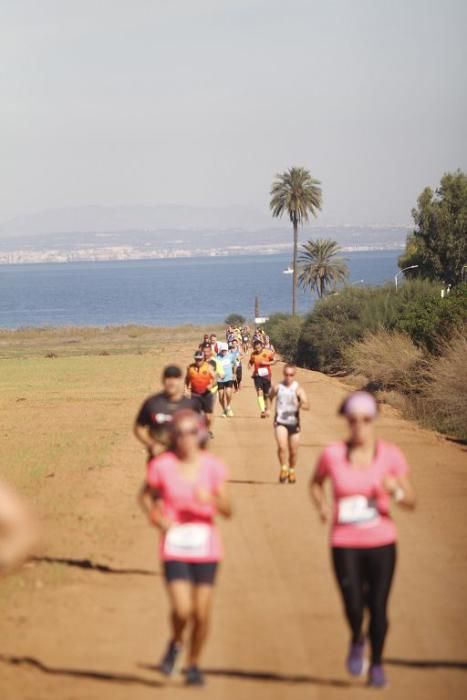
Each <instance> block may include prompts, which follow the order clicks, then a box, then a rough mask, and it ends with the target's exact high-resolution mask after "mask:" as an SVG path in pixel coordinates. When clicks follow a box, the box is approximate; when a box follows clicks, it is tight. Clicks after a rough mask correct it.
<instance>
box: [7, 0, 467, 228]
mask: <svg viewBox="0 0 467 700" xmlns="http://www.w3.org/2000/svg"><path fill="white" fill-rule="evenodd" d="M466 26H467V2H465V0H443V2H439V0H436V2H435V1H433V0H325V1H324V0H319V1H317V0H287V2H285V1H284V0H41V2H37V1H36V0H0V133H1V138H0V221H5V220H6V219H9V218H11V217H15V216H20V215H24V214H29V213H32V212H35V211H40V210H44V209H53V208H61V207H68V206H81V205H89V204H98V205H105V206H114V205H127V204H132V205H133V204H151V205H153V204H165V203H175V204H188V205H195V206H206V205H208V206H210V205H215V206H230V205H246V206H252V207H254V208H256V209H258V210H261V211H264V212H267V211H268V203H269V189H270V185H271V181H272V179H273V177H274V175H275V174H276V173H278V172H281V171H283V170H285V169H286V168H288V167H290V166H293V165H301V166H304V167H306V168H308V169H309V170H310V172H311V173H312V175H313V176H315V177H317V178H318V179H319V180H321V182H322V187H323V211H322V213H321V214H320V215H319V219H318V221H319V222H320V223H322V224H334V225H341V224H346V223H347V224H362V225H368V224H381V225H384V224H408V223H410V211H411V208H412V207H413V206H414V205H415V202H416V198H417V196H418V194H419V193H420V192H421V190H422V189H423V188H424V187H425V186H426V185H431V186H436V184H437V183H438V182H439V179H440V177H441V176H442V174H443V173H444V172H446V171H450V170H454V169H456V168H463V169H467V134H466V131H467V42H466V41H465V28H466Z"/></svg>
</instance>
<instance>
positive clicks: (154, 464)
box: [146, 457, 162, 489]
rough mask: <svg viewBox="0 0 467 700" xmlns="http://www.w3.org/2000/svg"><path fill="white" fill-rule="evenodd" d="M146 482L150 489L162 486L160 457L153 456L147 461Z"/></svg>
mask: <svg viewBox="0 0 467 700" xmlns="http://www.w3.org/2000/svg"><path fill="white" fill-rule="evenodd" d="M146 483H147V485H148V486H150V487H151V488H152V489H160V488H161V486H162V474H161V468H160V457H154V459H151V461H150V462H149V463H148V469H147V474H146Z"/></svg>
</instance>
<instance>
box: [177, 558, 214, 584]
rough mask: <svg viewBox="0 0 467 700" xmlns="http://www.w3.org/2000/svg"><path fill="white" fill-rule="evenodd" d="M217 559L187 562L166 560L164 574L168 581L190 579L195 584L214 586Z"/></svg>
mask: <svg viewBox="0 0 467 700" xmlns="http://www.w3.org/2000/svg"><path fill="white" fill-rule="evenodd" d="M217 566H218V562H217V561H208V562H197V563H194V562H187V561H175V560H174V561H165V562H164V576H165V580H166V581H167V583H171V582H172V581H189V582H190V583H192V584H193V585H194V586H200V585H205V586H213V585H214V581H215V580H216V573H217Z"/></svg>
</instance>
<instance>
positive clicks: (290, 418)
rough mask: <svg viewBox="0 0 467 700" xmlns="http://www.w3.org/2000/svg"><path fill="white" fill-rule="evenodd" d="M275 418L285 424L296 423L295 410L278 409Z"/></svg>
mask: <svg viewBox="0 0 467 700" xmlns="http://www.w3.org/2000/svg"><path fill="white" fill-rule="evenodd" d="M277 420H278V421H279V423H284V424H285V425H297V423H298V416H297V411H280V412H279V413H278V414H277Z"/></svg>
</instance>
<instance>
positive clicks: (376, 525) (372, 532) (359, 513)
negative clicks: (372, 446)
mask: <svg viewBox="0 0 467 700" xmlns="http://www.w3.org/2000/svg"><path fill="white" fill-rule="evenodd" d="M408 469H409V467H408V464H407V462H406V459H405V457H404V455H403V454H402V452H401V451H400V449H399V448H398V447H396V446H395V445H392V444H391V443H389V442H384V441H382V440H378V442H377V445H376V454H375V457H374V459H373V462H372V463H371V464H370V465H368V467H361V468H356V467H355V466H354V465H353V464H351V463H350V462H349V460H348V456H347V444H346V443H345V442H336V443H333V444H331V445H329V446H328V447H326V448H325V450H324V451H323V452H322V453H321V456H320V458H319V460H318V464H317V466H316V473H317V476H318V478H319V480H320V481H324V480H325V479H327V478H329V479H330V480H331V484H332V490H333V496H334V504H333V506H334V508H333V521H332V527H331V546H332V547H359V548H360V547H361V548H364V547H382V546H384V545H386V544H392V543H393V542H395V541H396V539H397V533H396V526H395V524H394V522H393V520H392V519H391V516H390V514H389V508H390V502H391V497H390V495H389V494H388V493H387V491H386V490H385V489H384V487H383V479H384V477H385V476H393V477H398V476H402V475H403V474H407V472H408Z"/></svg>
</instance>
